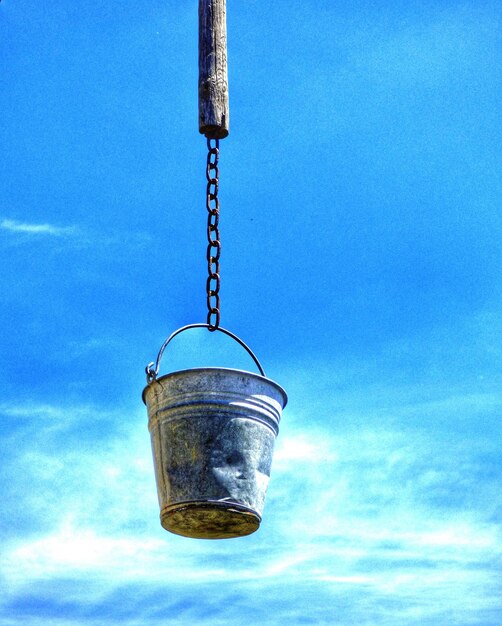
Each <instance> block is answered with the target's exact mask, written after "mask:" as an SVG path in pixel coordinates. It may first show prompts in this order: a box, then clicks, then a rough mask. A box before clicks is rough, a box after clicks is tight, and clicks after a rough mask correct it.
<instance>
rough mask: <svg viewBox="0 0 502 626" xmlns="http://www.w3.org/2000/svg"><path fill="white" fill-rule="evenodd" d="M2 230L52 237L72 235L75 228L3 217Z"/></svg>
mask: <svg viewBox="0 0 502 626" xmlns="http://www.w3.org/2000/svg"><path fill="white" fill-rule="evenodd" d="M0 228H1V229H2V230H5V231H8V232H11V233H21V234H23V235H34V236H40V235H48V236H52V237H62V236H64V235H74V234H75V233H76V232H77V229H76V228H75V227H74V226H54V225H53V224H29V223H27V222H18V221H16V220H8V219H4V220H2V221H1V222H0Z"/></svg>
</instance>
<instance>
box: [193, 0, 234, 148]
mask: <svg viewBox="0 0 502 626" xmlns="http://www.w3.org/2000/svg"><path fill="white" fill-rule="evenodd" d="M228 128H229V115H228V71H227V24H226V0H199V132H200V133H201V134H202V135H205V136H206V137H207V138H208V139H223V138H224V137H226V136H227V135H228Z"/></svg>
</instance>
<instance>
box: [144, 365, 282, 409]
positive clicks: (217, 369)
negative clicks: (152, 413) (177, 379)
mask: <svg viewBox="0 0 502 626" xmlns="http://www.w3.org/2000/svg"><path fill="white" fill-rule="evenodd" d="M191 372H235V373H236V374H246V376H250V377H251V378H258V379H259V380H262V381H266V382H267V383H268V384H270V385H272V387H275V388H276V389H277V390H278V391H279V392H280V393H281V395H282V397H283V400H284V403H283V405H282V410H283V409H284V408H285V407H286V405H287V403H288V394H287V393H286V390H285V389H284V388H283V387H281V385H279V383H276V382H275V380H272V379H271V378H268V376H262V375H261V374H257V373H256V372H250V371H248V370H241V369H236V368H234V367H189V368H187V369H181V370H175V371H174V372H169V373H168V374H163V375H162V376H159V377H158V378H156V379H155V381H153V382H152V383H149V384H147V385H146V386H145V387H144V389H143V392H142V394H141V399H142V400H143V404H145V405H146V401H145V394H146V391H147V390H148V389H149V388H150V387H151V386H152V385H153V383H154V382H156V381H157V382H158V381H161V380H165V379H166V378H171V377H174V376H177V375H180V374H189V373H191Z"/></svg>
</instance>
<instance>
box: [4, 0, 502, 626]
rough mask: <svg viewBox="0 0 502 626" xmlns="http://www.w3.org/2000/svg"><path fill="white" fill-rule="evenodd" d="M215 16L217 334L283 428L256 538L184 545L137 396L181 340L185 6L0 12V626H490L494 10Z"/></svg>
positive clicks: (260, 8)
mask: <svg viewBox="0 0 502 626" xmlns="http://www.w3.org/2000/svg"><path fill="white" fill-rule="evenodd" d="M227 14H228V55H229V80H230V116H231V132H230V136H229V138H228V139H225V140H224V141H222V142H221V157H220V173H221V178H220V199H221V211H222V215H221V222H220V227H221V233H222V250H223V251H222V257H221V267H222V291H221V296H222V325H223V326H225V327H226V328H229V329H230V330H232V331H233V332H235V333H237V334H238V335H239V336H241V337H242V338H243V339H244V340H245V341H246V342H247V343H249V345H250V346H251V347H252V349H253V350H254V351H255V353H256V354H257V355H258V357H259V358H260V360H261V362H262V363H263V366H264V368H265V371H266V372H267V374H268V375H269V376H270V377H271V378H273V379H274V380H276V381H277V382H279V383H280V384H281V385H282V386H284V388H285V389H286V390H287V392H288V395H289V404H288V407H287V408H286V410H285V412H284V415H283V421H282V423H281V431H280V434H279V438H278V440H277V447H276V454H275V458H274V464H273V468H272V479H271V482H270V486H269V491H268V496H267V502H266V508H265V515H264V520H263V523H262V526H261V528H260V531H259V532H258V533H256V534H254V535H251V536H249V537H246V538H242V539H236V540H228V541H220V542H204V541H196V540H189V539H184V538H180V537H176V536H174V535H170V534H168V533H166V532H165V531H164V530H163V529H162V528H161V527H160V525H159V522H158V504H157V497H156V491H155V484H154V476H153V468H152V461H151V452H150V441H149V435H148V431H147V427H146V411H145V408H144V406H143V404H142V402H141V391H142V388H143V385H144V371H143V370H144V366H145V365H146V364H147V363H148V362H149V361H150V360H152V359H153V358H154V357H155V356H156V354H157V350H158V348H159V347H160V345H161V343H162V341H163V340H164V338H165V337H166V336H167V335H168V334H170V333H171V332H172V331H173V330H175V329H176V328H178V327H179V326H182V325H184V324H188V323H191V322H203V321H205V315H206V313H205V294H204V289H205V273H206V262H205V247H206V244H205V221H206V215H205V205H204V191H205V184H204V183H205V141H204V139H203V138H202V137H200V136H199V134H198V127H197V3H196V1H195V0H190V1H188V0H185V1H183V2H179V1H178V2H174V1H172V0H163V1H162V2H160V1H157V0H149V1H146V0H136V2H127V1H126V2H106V3H105V2H97V1H96V0H88V1H87V2H86V3H85V4H81V3H80V4H79V3H71V2H65V1H63V0H54V1H52V2H50V3H47V2H45V3H40V2H34V1H33V0H18V1H17V2H15V1H14V0H3V2H2V3H1V5H0V41H1V44H0V46H1V54H0V63H1V70H0V74H1V77H2V78H1V81H2V88H1V91H0V93H1V95H0V99H1V110H2V115H1V123H0V142H1V145H2V157H3V158H2V163H3V168H2V171H3V175H2V176H1V177H0V241H1V246H0V263H1V271H0V289H1V292H2V295H3V306H2V307H1V309H0V327H1V329H2V342H1V346H2V359H1V362H0V365H1V379H0V381H1V385H2V399H1V402H0V414H1V417H0V419H1V422H0V423H1V432H2V436H1V440H0V446H1V464H0V497H1V502H2V507H1V513H0V533H1V537H0V545H1V552H2V557H1V559H0V580H1V584H0V589H1V591H0V625H1V626H11V625H14V624H16V625H17V624H23V625H27V626H31V625H33V626H34V625H37V626H39V625H43V626H67V625H68V626H81V625H82V626H98V625H102V624H104V623H106V624H115V623H116V624H119V623H120V624H127V625H128V626H156V625H160V624H163V625H164V624H166V623H167V624H179V625H185V624H193V623H203V624H208V625H210V626H220V625H225V624H235V625H237V626H239V625H244V624H246V625H247V624H250V623H256V622H261V623H263V624H270V625H272V626H273V625H276V624H277V625H282V624H320V625H322V624H326V625H331V624H339V625H340V626H347V625H349V624H357V625H358V626H374V625H375V626H380V625H382V626H384V625H385V626H394V625H401V624H407V625H411V626H415V625H416V626H418V625H420V626H429V625H430V626H432V625H434V626H437V625H438V624H448V625H455V626H467V625H469V626H471V625H479V626H499V625H500V623H502V600H501V598H502V589H501V579H502V530H501V526H500V523H501V521H502V496H501V492H500V481H501V478H502V470H501V460H502V459H501V456H502V453H501V434H502V433H501V425H500V415H501V391H500V389H501V385H500V382H501V378H502V376H501V374H502V367H501V359H502V349H501V345H502V341H501V340H502V319H501V304H502V290H501V281H500V271H501V245H500V244H501V235H502V213H501V197H502V193H501V192H502V184H501V183H502V177H501V171H502V168H501V166H502V163H501V158H500V153H501V139H502V129H501V124H500V102H501V100H502V87H501V82H500V65H501V62H502V48H501V43H500V41H501V40H500V27H501V16H500V5H499V4H498V3H497V2H490V1H487V2H469V1H466V2H454V1H448V0H447V1H445V2H413V1H411V2H398V3H395V2H384V1H382V2H378V1H377V2H375V1H373V2H369V1H365V0H363V1H362V2H357V3H353V2H345V1H344V0H342V1H341V2H336V3H335V2H328V1H322V0H317V1H316V2H313V1H309V0H302V1H300V0H290V1H289V2H282V1H278V2H268V3H264V2H255V1H249V2H233V1H232V0H228V8H227ZM201 365H222V366H230V367H237V368H243V369H247V368H251V366H252V364H250V363H249V358H248V357H247V356H246V354H245V353H244V354H242V350H239V349H238V346H234V345H232V344H231V342H230V341H229V340H228V338H226V337H223V336H216V335H215V334H209V333H208V332H207V331H204V330H195V331H193V332H192V333H191V334H188V333H185V334H184V335H182V336H180V337H179V338H177V340H176V342H175V343H174V344H173V346H172V349H171V346H170V349H169V351H168V352H167V353H166V357H165V359H164V361H163V365H162V367H163V371H165V372H167V371H171V370H176V369H182V368H184V367H195V366H201Z"/></svg>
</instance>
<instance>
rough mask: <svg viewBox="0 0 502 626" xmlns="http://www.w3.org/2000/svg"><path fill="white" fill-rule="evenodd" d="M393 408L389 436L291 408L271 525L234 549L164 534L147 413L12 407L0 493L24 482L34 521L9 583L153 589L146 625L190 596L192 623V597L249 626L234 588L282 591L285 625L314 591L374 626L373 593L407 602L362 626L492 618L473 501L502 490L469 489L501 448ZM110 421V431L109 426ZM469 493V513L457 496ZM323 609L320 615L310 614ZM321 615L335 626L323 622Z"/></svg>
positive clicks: (370, 425)
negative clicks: (331, 424)
mask: <svg viewBox="0 0 502 626" xmlns="http://www.w3.org/2000/svg"><path fill="white" fill-rule="evenodd" d="M294 395H295V394H294V393H293V396H294ZM478 401H479V403H478V404H479V406H478V411H477V417H479V413H480V411H481V409H480V406H484V407H485V408H486V409H487V411H488V412H489V413H491V412H492V410H493V407H494V404H495V401H496V398H494V397H491V396H490V397H484V396H482V397H481V396H480V397H479V398H478ZM473 403H474V404H476V403H475V402H474V401H473V398H472V397H471V396H466V397H458V398H456V399H455V398H453V397H449V398H448V399H447V400H446V399H445V401H444V402H440V401H438V403H437V404H435V405H434V406H431V405H430V403H428V402H424V403H423V404H422V405H420V403H418V404H416V405H415V406H414V407H413V411H412V407H411V405H410V404H407V405H405V406H404V407H403V408H402V409H401V412H402V415H403V416H404V418H405V420H406V421H408V420H409V419H410V414H411V413H414V414H418V415H419V414H421V412H424V411H427V412H431V411H432V412H434V411H436V412H439V413H441V414H443V415H444V414H446V413H449V414H450V413H451V414H452V415H455V416H456V417H458V414H459V412H466V411H468V412H469V411H471V410H472V406H473ZM388 405H389V408H388V412H389V413H392V414H393V415H394V419H393V421H392V422H390V421H386V420H385V417H384V416H382V415H380V416H379V421H380V422H381V426H380V427H378V428H375V423H374V420H370V419H367V420H366V422H367V425H366V426H364V423H365V420H364V417H365V416H364V415H361V416H359V419H356V420H354V423H355V424H356V427H354V426H353V425H351V424H347V425H346V427H344V428H338V429H337V430H335V431H333V430H330V429H328V428H324V427H322V426H320V425H319V424H317V425H312V427H311V428H309V429H305V428H303V427H302V424H301V423H300V422H299V421H298V420H297V419H295V416H294V408H291V409H290V414H289V415H287V416H285V418H284V419H285V422H284V424H283V429H282V432H281V435H280V437H279V442H278V446H277V450H276V456H275V459H274V465H273V472H272V480H271V484H270V488H269V495H268V498H267V505H266V508H265V517H264V522H263V527H262V529H261V530H260V532H259V533H257V534H256V535H253V536H250V537H247V538H243V539H239V540H232V541H228V542H204V541H193V540H187V539H185V538H180V537H176V536H173V535H170V534H168V533H166V532H165V531H164V530H163V529H161V528H160V525H159V521H158V505H157V500H156V493H155V482H154V476H153V467H152V461H151V452H150V445H149V435H148V432H147V428H146V416H145V414H144V412H143V411H141V409H139V408H138V409H137V410H136V409H134V410H131V411H129V412H126V413H127V420H124V413H123V411H113V412H110V411H106V410H99V409H98V408H96V407H82V406H63V405H62V406H57V405H50V404H44V405H36V404H27V405H25V406H22V405H20V406H17V407H14V408H9V407H8V406H4V407H3V411H2V412H3V414H4V417H5V419H7V418H9V419H10V420H11V421H15V424H16V428H15V429H14V430H13V432H12V433H10V435H9V437H10V443H9V449H10V450H15V451H16V454H15V455H11V456H9V457H8V458H5V459H4V461H3V467H4V469H3V472H4V473H5V472H7V480H4V481H2V482H3V484H4V485H5V484H8V483H11V486H12V490H11V491H9V490H8V489H7V488H5V487H4V498H3V501H4V504H5V507H4V511H5V510H7V512H8V511H11V510H14V509H15V508H17V509H20V510H23V511H29V513H30V523H29V524H28V525H27V526H26V530H25V533H26V534H25V535H23V532H18V533H16V534H15V535H13V536H8V537H6V539H5V541H4V542H3V547H2V550H3V557H2V560H1V563H0V576H1V577H2V578H3V579H4V580H5V581H6V583H7V586H8V588H9V589H10V590H11V591H10V592H9V593H17V594H21V595H22V594H25V593H29V589H30V588H32V587H33V584H36V587H37V588H43V585H44V584H46V583H47V585H48V584H49V583H50V581H53V582H52V584H51V587H50V588H51V589H56V588H58V589H59V586H58V585H59V582H58V583H57V584H56V581H63V580H64V581H66V583H65V584H67V585H70V584H73V583H71V581H74V588H72V589H73V591H72V593H73V596H74V601H75V603H76V604H78V605H79V606H90V605H91V604H93V603H96V602H102V603H103V605H106V603H107V602H108V600H107V598H112V597H115V596H116V595H120V594H122V591H121V590H122V589H124V588H128V589H131V586H133V587H134V586H135V585H137V584H138V581H141V585H142V586H143V591H142V592H140V590H139V589H138V595H137V597H136V599H134V600H133V599H131V600H130V602H131V606H130V607H129V608H130V610H131V612H136V613H137V614H138V615H143V617H142V619H143V623H149V624H157V623H161V621H162V619H161V615H162V614H163V613H162V612H163V611H170V610H172V606H173V603H174V602H175V600H174V598H175V597H176V598H178V599H177V600H176V601H177V602H179V597H178V594H180V593H181V594H182V597H183V598H184V602H186V609H184V610H186V613H184V619H185V622H181V623H190V620H191V621H197V619H201V616H200V615H199V608H198V605H197V604H194V603H193V602H192V601H191V600H190V597H191V594H193V593H194V592H195V590H197V597H198V598H199V600H200V602H199V604H200V605H201V606H207V604H208V602H214V601H215V598H217V599H218V602H221V604H222V608H221V609H220V610H219V612H218V616H217V617H215V619H214V621H211V622H208V623H211V624H218V623H220V622H219V621H218V620H221V623H225V620H227V623H235V624H241V623H243V621H242V619H241V617H239V613H238V611H237V608H236V607H238V601H237V605H236V604H235V600H233V601H231V602H230V606H228V603H229V599H228V597H227V596H228V593H229V592H228V589H232V590H233V593H234V594H237V595H238V596H239V594H240V596H243V597H244V596H246V595H249V594H250V593H253V594H257V595H258V596H259V597H261V598H263V601H264V602H267V603H273V602H274V598H275V597H276V596H278V595H280V596H281V611H282V612H278V613H277V616H273V618H271V619H270V620H269V622H268V623H270V624H275V623H277V624H280V623H281V622H282V623H284V620H285V619H286V618H287V616H288V615H289V619H290V621H292V622H294V621H295V619H296V618H297V617H298V610H299V608H298V602H297V597H298V594H302V593H304V594H306V595H307V596H308V595H309V594H313V593H314V594H315V597H316V598H320V597H322V598H324V600H323V602H325V603H327V605H330V604H333V603H336V599H337V598H342V597H345V598H346V599H347V598H350V604H351V606H350V607H348V608H347V607H346V608H345V609H344V611H345V613H344V619H345V622H344V623H365V622H364V621H360V619H361V616H360V615H359V612H358V611H359V610H362V608H364V607H363V605H364V602H363V604H361V598H362V597H363V596H364V597H366V598H371V603H370V604H371V607H378V606H380V605H382V603H383V604H384V605H388V603H389V602H391V603H392V602H395V603H396V605H398V608H396V609H395V613H394V617H393V619H391V618H390V617H387V618H386V620H384V621H381V620H380V618H378V619H377V618H376V617H375V616H373V618H365V619H367V621H366V623H386V624H399V623H403V622H406V623H410V624H415V623H417V624H418V623H420V624H429V623H431V624H433V623H444V622H443V621H442V620H443V617H444V616H443V612H445V611H446V612H448V611H452V610H457V611H459V615H460V614H461V616H462V619H464V618H465V616H466V615H467V616H471V617H472V616H473V615H475V614H479V612H480V611H481V612H482V611H484V610H486V611H489V610H492V609H494V608H496V607H497V602H498V601H497V596H496V587H497V585H498V582H497V581H498V575H499V574H500V566H499V565H497V563H498V562H499V560H500V559H501V558H502V541H501V540H502V537H501V532H500V529H499V528H498V527H497V525H496V523H495V522H494V521H493V520H491V519H490V515H489V510H487V509H486V507H485V506H484V505H483V506H481V503H480V502H478V500H477V499H476V497H474V496H473V495H472V490H473V489H477V490H479V491H480V492H483V493H481V496H483V494H484V496H483V498H484V499H486V498H485V496H488V497H490V494H491V493H492V490H493V489H495V488H496V487H497V485H496V484H495V482H496V481H494V479H493V477H492V478H490V479H488V480H486V481H485V482H484V484H481V483H479V482H477V483H476V484H474V485H471V484H469V483H468V482H467V483H466V482H465V480H466V475H468V474H469V473H472V472H476V471H479V470H480V468H482V467H483V464H484V463H486V459H485V458H484V457H483V455H484V454H485V453H487V452H489V448H487V447H486V445H477V444H476V442H473V441H472V439H471V440H469V441H465V440H462V438H458V437H457V439H456V440H452V439H451V438H450V437H449V436H448V435H447V434H445V433H438V432H436V433H429V432H427V430H421V429H415V430H414V431H413V436H412V435H411V434H410V432H409V431H407V430H406V429H405V428H404V427H403V423H401V422H396V417H395V413H396V411H398V407H396V406H393V403H392V401H391V399H390V400H389V403H388ZM0 409H1V407H0ZM286 419H289V420H290V423H289V425H288V424H286ZM428 423H430V422H428ZM107 424H108V425H109V424H113V425H114V427H113V428H111V429H109V430H107V428H108V427H107ZM361 424H363V426H361ZM478 443H479V442H478ZM497 489H498V487H497ZM459 490H460V492H461V494H460V495H461V497H462V499H463V500H464V501H463V502H462V503H460V504H458V503H456V501H455V499H452V498H451V497H450V496H451V494H455V492H458V491H459ZM444 493H446V494H450V496H448V495H447V497H443V494H444ZM493 493H495V491H494V492H493ZM435 494H439V496H438V497H436V496H435ZM495 500H496V498H495ZM237 555H238V558H237ZM93 580H100V581H101V582H100V584H101V590H100V592H99V593H97V592H96V589H95V588H94V587H93V586H92V585H91V586H89V584H88V583H89V582H90V581H93ZM180 580H183V588H182V589H180V588H179V587H178V586H177V585H178V582H179V581H180ZM215 581H217V582H218V584H219V586H218V588H215V585H214V583H215ZM223 583H227V584H223ZM145 586H146V587H145ZM146 588H147V589H149V591H148V593H147V592H146V591H145V589H146ZM159 588H162V589H163V590H164V593H163V594H160V595H161V596H162V597H161V598H160V597H158V596H159V594H158V589H159ZM169 590H171V591H169ZM172 590H176V591H172ZM225 590H227V591H225ZM47 593H48V594H49V596H48V598H46V599H45V600H46V601H47V602H53V603H55V606H57V602H58V601H59V600H58V598H57V597H56V595H54V594H53V591H49V592H47ZM51 594H52V595H51ZM144 594H146V595H147V596H148V598H150V601H151V599H152V598H153V597H155V598H157V599H156V600H155V603H154V606H153V607H152V608H151V610H152V611H153V612H154V613H155V616H159V617H158V619H157V617H155V616H152V615H150V614H149V613H148V612H147V613H143V612H144V611H145V610H146V609H145V608H144V607H142V606H140V600H139V598H141V597H143V595H144ZM134 595H136V594H134ZM423 597H427V598H429V599H430V602H427V603H424V602H423V601H422V600H421V599H423ZM459 598H460V600H459ZM368 602H369V600H368ZM319 606H320V605H319ZM319 606H317V604H316V605H315V606H313V607H312V611H313V613H312V614H313V615H314V617H315V614H316V613H315V611H317V610H319V611H320V608H319ZM288 607H289V608H288ZM316 607H317V608H316ZM366 609H367V607H366ZM373 610H374V609H373ZM236 611H237V612H236ZM410 611H411V612H410ZM413 611H414V613H413ZM363 613H364V612H363ZM319 616H320V617H319V619H320V620H322V619H325V616H326V613H325V612H324V613H322V612H320V613H319ZM138 619H139V618H138ZM368 619H369V621H368ZM371 619H373V621H371ZM469 619H470V618H469ZM239 620H241V621H239ZM274 620H276V621H274ZM351 620H352V621H351ZM393 620H394V621H393ZM427 620H430V622H429V621H427ZM27 623H28V622H27ZM68 623H75V624H78V623H80V622H79V621H78V619H77V618H76V620H75V621H74V622H71V621H69V622H68ZM138 623H141V620H139V621H138ZM319 623H322V621H320V622H319ZM335 623H336V622H335ZM452 623H459V624H460V623H467V621H464V622H460V621H459V622H452ZM487 623H488V622H487Z"/></svg>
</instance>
